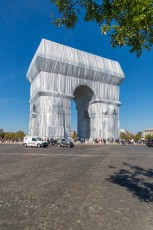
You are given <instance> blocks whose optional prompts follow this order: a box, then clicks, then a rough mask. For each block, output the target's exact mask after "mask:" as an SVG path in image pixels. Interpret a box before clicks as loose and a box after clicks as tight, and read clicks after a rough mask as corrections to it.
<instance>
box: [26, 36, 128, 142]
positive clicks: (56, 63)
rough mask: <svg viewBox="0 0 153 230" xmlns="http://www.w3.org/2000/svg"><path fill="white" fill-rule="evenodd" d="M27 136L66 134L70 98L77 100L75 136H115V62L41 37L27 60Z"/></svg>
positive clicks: (119, 76)
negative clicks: (28, 90)
mask: <svg viewBox="0 0 153 230" xmlns="http://www.w3.org/2000/svg"><path fill="white" fill-rule="evenodd" d="M27 80H28V81H29V82H30V84H31V87H30V119H29V135H33V136H35V135H36V136H41V137H43V138H51V137H54V138H58V137H61V136H65V137H69V136H70V132H71V101H72V100H74V101H75V103H76V108H77V114H78V123H77V129H78V130H77V132H78V135H79V137H80V138H81V137H82V138H88V139H95V138H99V137H100V138H118V136H119V106H120V104H121V103H120V101H119V86H120V84H121V82H122V81H123V80H124V73H123V71H122V69H121V67H120V65H119V63H118V62H116V61H112V60H109V59H105V58H102V57H99V56H96V55H93V54H90V53H87V52H84V51H80V50H77V49H73V48H71V47H67V46H64V45H61V44H58V43H55V42H51V41H48V40H44V39H42V41H41V43H40V45H39V47H38V49H37V51H36V54H35V55H34V57H33V60H32V62H31V64H30V67H29V70H28V73H27Z"/></svg>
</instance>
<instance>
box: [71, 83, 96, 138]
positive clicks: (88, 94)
mask: <svg viewBox="0 0 153 230" xmlns="http://www.w3.org/2000/svg"><path fill="white" fill-rule="evenodd" d="M73 96H74V101H75V103H76V109H77V133H78V136H79V137H80V138H83V139H85V138H87V139H89V138H90V134H91V126H90V123H91V119H92V118H91V117H90V114H89V107H90V102H91V101H92V100H93V99H94V98H95V94H94V92H93V90H92V89H91V88H90V87H89V86H86V85H81V86H78V87H77V88H76V89H75V91H74V93H73Z"/></svg>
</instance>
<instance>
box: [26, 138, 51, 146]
mask: <svg viewBox="0 0 153 230" xmlns="http://www.w3.org/2000/svg"><path fill="white" fill-rule="evenodd" d="M23 146H24V147H27V146H31V147H38V148H40V147H47V146H48V142H47V141H44V140H43V139H42V138H41V137H34V136H26V137H24V140H23Z"/></svg>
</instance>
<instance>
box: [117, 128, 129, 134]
mask: <svg viewBox="0 0 153 230" xmlns="http://www.w3.org/2000/svg"><path fill="white" fill-rule="evenodd" d="M119 133H125V134H131V132H130V131H128V130H125V129H120V130H119Z"/></svg>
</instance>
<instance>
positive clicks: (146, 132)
mask: <svg viewBox="0 0 153 230" xmlns="http://www.w3.org/2000/svg"><path fill="white" fill-rule="evenodd" d="M143 134H144V137H146V135H153V128H148V129H145V130H144V132H143Z"/></svg>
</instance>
